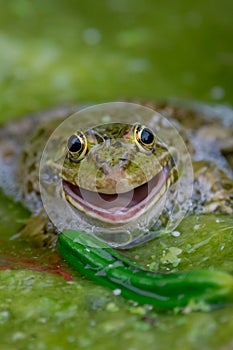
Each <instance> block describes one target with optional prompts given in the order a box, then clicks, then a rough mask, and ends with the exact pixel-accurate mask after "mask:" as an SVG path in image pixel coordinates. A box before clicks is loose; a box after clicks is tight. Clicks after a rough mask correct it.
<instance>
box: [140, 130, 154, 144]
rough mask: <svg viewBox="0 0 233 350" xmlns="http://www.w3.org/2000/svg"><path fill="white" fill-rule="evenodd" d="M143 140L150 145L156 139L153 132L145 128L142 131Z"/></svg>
mask: <svg viewBox="0 0 233 350" xmlns="http://www.w3.org/2000/svg"><path fill="white" fill-rule="evenodd" d="M141 141H142V142H143V143H144V144H146V145H150V144H151V143H152V142H153V141H154V135H153V133H152V132H151V131H150V130H149V129H147V128H145V129H143V130H142V133H141Z"/></svg>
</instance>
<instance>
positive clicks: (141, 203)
mask: <svg viewBox="0 0 233 350" xmlns="http://www.w3.org/2000/svg"><path fill="white" fill-rule="evenodd" d="M169 182H170V181H169V168H168V166H166V167H164V168H163V169H162V170H161V171H160V172H159V173H158V174H157V175H156V176H154V177H153V178H152V179H151V180H150V181H148V182H147V183H145V184H143V185H141V186H138V187H136V188H134V189H132V190H131V191H128V192H125V193H119V194H117V193H116V194H105V193H98V192H92V191H89V190H85V189H83V188H80V187H79V186H76V185H73V184H71V183H69V182H67V181H65V180H63V191H64V196H65V198H66V200H67V201H68V202H69V203H70V204H72V206H74V207H75V208H76V209H78V210H80V211H82V212H84V213H85V214H86V215H88V216H90V217H92V218H94V219H98V220H100V221H102V222H107V223H111V224H116V225H117V224H126V223H128V222H130V221H132V220H135V219H137V218H138V217H139V216H141V215H142V214H143V213H145V212H146V211H147V209H148V208H151V207H152V206H153V205H155V204H156V203H157V202H158V200H159V199H160V198H161V197H162V196H163V194H164V193H165V192H166V189H167V188H168V187H169Z"/></svg>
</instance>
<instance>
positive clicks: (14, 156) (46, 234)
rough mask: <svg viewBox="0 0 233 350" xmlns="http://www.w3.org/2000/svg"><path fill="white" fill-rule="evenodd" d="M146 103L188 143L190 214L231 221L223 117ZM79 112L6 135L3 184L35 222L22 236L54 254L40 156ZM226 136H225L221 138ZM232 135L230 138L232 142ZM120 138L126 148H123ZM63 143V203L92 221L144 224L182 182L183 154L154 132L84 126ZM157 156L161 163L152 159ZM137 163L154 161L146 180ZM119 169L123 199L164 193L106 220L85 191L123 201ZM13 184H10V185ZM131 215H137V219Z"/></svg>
mask: <svg viewBox="0 0 233 350" xmlns="http://www.w3.org/2000/svg"><path fill="white" fill-rule="evenodd" d="M135 102H137V103H138V101H135ZM140 104H141V105H144V106H148V107H150V108H153V109H154V110H157V111H159V112H160V113H162V114H163V115H165V117H167V118H168V119H169V120H171V121H172V123H174V125H175V126H176V128H177V129H178V131H179V132H180V133H181V135H182V137H183V138H184V140H185V142H186V144H187V147H188V150H189V152H190V154H191V156H192V164H193V169H194V191H193V197H192V208H191V211H192V212H194V213H208V212H216V213H218V212H222V213H226V214H232V212H233V180H232V164H231V162H230V161H229V160H230V159H231V156H229V155H231V153H232V148H231V145H229V140H232V137H231V136H232V134H233V131H232V127H229V126H228V125H227V126H226V125H223V123H222V121H221V120H220V119H219V116H218V115H217V116H216V115H215V116H214V117H211V113H210V112H209V111H208V112H206V110H205V109H204V110H203V109H200V106H198V108H197V107H193V106H191V107H190V106H185V105H184V106H183V105H182V104H181V105H180V104H178V105H177V104H172V103H170V102H169V103H155V102H151V101H149V102H147V101H146V102H144V101H143V102H142V101H140ZM78 108H82V107H78ZM75 111H77V106H75V108H73V107H71V108H70V107H68V108H58V109H55V110H51V111H49V112H41V113H39V114H37V115H35V116H29V117H26V118H24V119H23V120H21V121H19V122H14V123H10V124H8V125H6V126H5V127H4V128H2V129H1V130H0V136H1V142H0V146H1V148H0V149H1V165H2V168H3V169H4V171H3V172H2V176H1V178H0V182H1V183H3V187H5V189H6V192H7V193H10V194H13V195H14V196H16V197H17V198H18V199H20V200H23V201H24V202H25V203H26V205H27V206H28V207H29V208H30V210H31V211H32V213H33V216H32V217H31V218H30V219H29V220H28V221H27V223H26V224H25V225H24V227H23V228H22V230H21V232H20V235H21V237H23V238H29V239H30V240H34V241H35V242H36V244H38V245H45V246H48V247H52V246H54V245H55V244H56V241H57V230H56V229H55V228H54V226H53V224H52V223H51V221H50V220H49V218H48V215H47V214H46V212H45V210H44V209H43V205H42V202H41V200H40V187H39V181H38V172H39V163H40V159H41V155H42V152H43V148H44V145H45V143H46V141H47V139H48V138H49V137H50V135H51V134H52V132H53V131H54V129H55V128H56V127H57V126H58V125H59V124H60V123H61V122H62V121H63V120H64V119H65V118H66V117H67V116H68V115H70V114H72V112H75ZM210 127H211V130H212V135H214V133H216V135H215V136H213V137H212V138H210V140H209V139H207V138H206V135H208V130H209V128H210ZM19 130H20V131H21V132H20V133H19ZM219 130H223V132H222V133H220V135H219ZM225 135H229V137H228V138H226V137H225ZM119 136H120V138H121V140H123V141H124V142H123V143H120V144H119ZM26 139H27V141H25V140H26ZM25 142H26V143H25ZM64 142H65V143H64V144H63V146H62V147H63V149H64V150H65V152H66V155H65V160H64V166H63V170H62V182H63V191H62V195H63V197H64V198H65V200H67V202H69V204H70V205H71V206H73V207H74V209H75V210H76V209H77V210H79V211H82V212H83V213H84V215H85V216H88V217H89V218H90V220H92V219H94V220H99V221H101V222H107V223H108V224H110V227H111V226H112V225H113V226H114V225H116V224H118V223H119V222H122V221H127V220H132V219H134V218H137V215H139V214H140V212H141V211H142V210H143V211H144V212H146V211H147V208H148V206H149V205H150V204H151V203H152V201H155V202H156V201H158V200H159V199H160V198H161V197H162V195H163V193H164V192H165V191H166V190H167V189H168V188H170V187H172V186H173V184H175V183H176V181H177V179H178V177H179V173H178V171H177V167H176V163H175V157H176V155H175V156H174V155H173V153H175V149H172V151H171V148H169V147H168V146H167V145H166V144H164V143H163V142H162V141H161V140H160V139H159V137H158V135H155V134H154V132H153V130H151V129H150V128H149V127H148V126H147V125H142V124H138V123H135V124H133V125H132V124H128V123H114V124H111V123H107V124H104V125H101V126H99V127H93V128H90V129H88V130H82V128H81V126H80V130H73V133H72V134H71V135H70V136H69V138H68V139H66V140H65V141H64ZM103 145H105V146H104V147H103ZM106 145H107V148H108V152H107V154H106ZM213 146H214V148H213ZM62 147H61V148H62ZM93 150H94V151H93ZM226 150H227V152H226ZM224 152H225V153H224ZM226 154H227V155H228V157H226ZM152 155H156V157H154V158H153V157H152ZM135 157H136V160H137V161H136V163H139V164H147V161H148V160H149V159H150V161H149V162H148V164H150V166H147V167H145V166H144V167H143V169H147V170H148V174H146V176H145V174H144V173H143V174H142V173H141V169H139V168H138V169H137V167H136V168H135V166H132V159H135ZM106 159H107V161H106ZM151 159H152V160H153V159H154V162H153V161H152V162H151ZM216 159H217V161H216ZM148 164H147V165H148ZM151 164H152V165H151ZM81 166H83V167H84V168H83V169H84V170H85V174H86V177H79V176H78V173H79V169H80V167H81ZM96 167H97V168H98V176H97V181H96ZM112 169H114V171H115V175H114V176H115V178H118V179H119V178H120V179H121V180H122V181H120V183H121V185H120V188H119V186H118V188H117V191H118V192H120V193H123V194H124V193H126V192H128V191H130V189H132V188H134V189H135V188H139V189H140V188H143V186H144V185H145V184H148V183H149V182H150V181H152V180H153V179H157V180H158V177H159V178H161V181H160V188H159V190H158V191H157V194H156V195H155V196H153V199H151V198H150V200H148V201H144V202H147V205H144V206H143V208H140V205H138V204H139V203H136V205H135V206H134V207H132V206H131V208H130V209H129V210H127V211H126V214H124V215H118V214H117V215H116V214H114V213H111V212H108V213H107V214H106V210H103V208H102V209H97V205H96V204H95V202H94V200H93V199H92V200H91V201H90V202H89V203H87V202H85V201H84V200H82V196H80V188H81V189H82V191H86V192H85V193H89V192H91V193H92V194H93V193H98V194H100V195H101V196H102V198H104V199H105V203H106V202H109V201H111V200H112V199H114V198H115V197H114V196H115V195H116V182H114V181H113V180H114V179H113V176H112V172H111V171H112ZM9 170H10V171H9ZM92 171H93V172H95V181H93V178H92ZM110 173H111V176H109V174H110ZM162 175H163V176H162ZM88 177H89V179H88ZM6 178H7V182H8V183H7V185H5V186H4V181H5V180H6ZM157 180H156V181H155V182H156V183H157V182H158V181H157ZM93 186H94V187H93ZM142 192H143V191H142ZM107 198H108V199H107ZM106 199H107V200H106ZM144 204H145V203H144ZM132 208H133V209H135V210H134V211H135V213H134V214H133V215H132ZM105 209H106V208H105Z"/></svg>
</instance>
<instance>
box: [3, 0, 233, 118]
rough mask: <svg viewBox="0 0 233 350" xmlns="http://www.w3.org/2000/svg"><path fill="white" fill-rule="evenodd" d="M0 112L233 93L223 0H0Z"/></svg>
mask: <svg viewBox="0 0 233 350" xmlns="http://www.w3.org/2000/svg"><path fill="white" fill-rule="evenodd" d="M0 9H1V11H0V96H1V100H0V101H1V102H0V120H5V119H6V118H13V117H17V116H20V115H22V114H25V113H28V112H30V111H37V110H40V109H44V108H47V107H50V106H53V105H58V104H66V103H77V102H87V101H91V102H103V101H112V100H123V99H126V98H150V99H151V98H152V99H155V98H161V97H162V98H163V97H167V96H175V97H178V98H188V99H196V100H202V101H217V102H224V103H225V102H227V103H230V104H232V102H233V89H232V80H233V69H232V68H233V50H232V48H233V45H232V37H233V26H232V22H233V21H232V13H233V2H232V1H231V0H221V1H216V0H206V1H203V0H196V1H194V2H190V1H184V0H179V1H174V0H165V1H155V0H145V1H137V0H99V1H93V0H81V1H77V0H68V1H67V0H49V1H48V0H34V1H30V0H9V1H6V0H0Z"/></svg>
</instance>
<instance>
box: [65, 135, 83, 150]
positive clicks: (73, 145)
mask: <svg viewBox="0 0 233 350" xmlns="http://www.w3.org/2000/svg"><path fill="white" fill-rule="evenodd" d="M81 148H82V144H81V141H80V139H79V138H78V137H77V136H76V135H72V136H71V137H70V138H69V140H68V149H69V151H70V152H79V151H80V150H81Z"/></svg>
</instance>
